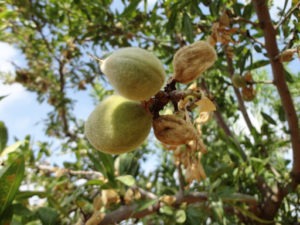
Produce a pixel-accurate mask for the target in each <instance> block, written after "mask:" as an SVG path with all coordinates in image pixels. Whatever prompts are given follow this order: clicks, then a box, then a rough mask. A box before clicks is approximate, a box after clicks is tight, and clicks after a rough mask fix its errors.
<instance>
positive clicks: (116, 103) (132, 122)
mask: <svg viewBox="0 0 300 225" xmlns="http://www.w3.org/2000/svg"><path fill="white" fill-rule="evenodd" d="M151 123H152V116H151V114H150V113H148V112H147V111H146V110H145V109H144V108H143V107H142V105H141V104H140V103H139V102H135V101H130V100H128V99H126V98H123V97H122V96H118V95H112V96H109V97H107V98H106V99H105V100H103V101H102V102H101V103H100V104H99V105H98V106H97V107H96V108H95V109H94V111H93V112H92V113H91V114H90V116H89V117H88V119H87V121H86V123H85V135H86V137H87V139H88V140H89V142H90V143H91V145H92V146H93V147H94V148H96V149H97V150H99V151H101V152H105V153H110V154H121V153H125V152H129V151H132V150H134V149H135V148H136V147H138V146H139V145H141V144H142V143H143V142H144V141H145V139H146V138H147V136H148V134H149V132H150V129H151Z"/></svg>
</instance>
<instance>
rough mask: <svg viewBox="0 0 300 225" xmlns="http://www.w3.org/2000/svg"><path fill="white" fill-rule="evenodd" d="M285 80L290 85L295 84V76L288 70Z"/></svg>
mask: <svg viewBox="0 0 300 225" xmlns="http://www.w3.org/2000/svg"><path fill="white" fill-rule="evenodd" d="M285 79H286V81H287V82H289V83H294V78H293V75H292V74H291V73H290V72H289V71H288V70H286V69H285Z"/></svg>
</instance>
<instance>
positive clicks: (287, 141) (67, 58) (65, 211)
mask: <svg viewBox="0 0 300 225" xmlns="http://www.w3.org/2000/svg"><path fill="white" fill-rule="evenodd" d="M257 2H259V1H258V0H257V1H256V0H254V1H253V2H248V3H241V2H240V1H235V0H230V1H224V0H222V1H209V0H205V1H187V0H185V1H169V0H158V1H155V2H154V3H153V2H152V1H147V0H144V1H140V0H132V1H126V0H121V1H116V2H115V1H109V0H102V1H90V0H86V1H79V0H64V1H56V0H39V1H36V0H7V1H5V2H2V1H1V2H0V4H1V5H0V7H1V10H0V21H1V22H0V26H1V30H2V32H1V34H0V40H1V41H5V42H8V43H10V44H12V45H14V46H16V47H17V48H18V49H20V50H21V51H22V53H23V54H24V56H25V57H26V62H27V66H26V67H24V68H20V67H19V66H18V65H15V67H16V68H15V69H16V70H15V76H14V78H13V79H12V78H10V79H7V80H6V81H7V82H8V83H14V82H17V83H20V84H22V85H23V86H24V87H26V88H27V89H28V90H29V91H32V92H34V93H36V94H37V100H38V101H39V102H47V103H48V104H49V105H50V106H52V107H53V110H52V111H51V112H49V114H48V115H47V116H46V115H45V118H46V119H45V129H46V134H47V135H48V136H49V137H50V136H54V137H56V138H57V139H58V140H59V141H60V143H61V150H62V151H66V150H67V151H68V152H71V153H72V154H74V155H75V156H76V160H75V162H72V163H70V162H65V163H64V168H62V167H58V166H57V165H55V164H51V165H48V164H45V163H44V162H45V160H47V159H48V158H49V156H50V155H51V150H52V149H51V145H50V143H48V142H33V141H32V140H31V138H30V136H28V137H27V138H26V140H24V141H18V142H16V143H15V144H13V145H11V146H7V135H8V134H9V131H8V132H7V129H6V127H5V121H4V122H1V123H0V161H1V170H0V189H1V191H0V224H9V223H10V222H11V223H12V224H76V223H77V224H83V223H87V221H89V223H90V224H109V223H116V222H120V221H123V220H124V221H128V224H130V223H140V224H191V225H194V224H275V223H279V224H296V223H299V222H300V221H299V219H298V217H299V215H300V209H299V199H300V194H299V193H300V191H299V185H298V184H299V183H300V178H299V177H300V169H299V167H300V166H299V163H300V158H299V157H300V154H299V148H297V146H299V144H298V145H296V144H295V143H296V142H297V140H298V142H299V139H300V137H299V124H298V123H299V116H300V114H299V112H300V110H299V106H300V93H299V83H300V82H299V81H300V76H299V74H300V73H299V71H296V70H297V69H298V68H289V62H285V61H287V59H288V61H289V60H292V59H293V60H294V61H297V60H298V61H299V59H295V58H296V57H297V54H298V56H299V43H300V33H299V30H300V21H299V18H300V16H299V14H300V10H299V7H300V6H299V5H300V4H299V3H298V2H297V1H291V2H290V1H287V0H285V4H284V7H283V8H280V9H279V10H278V12H279V13H278V16H276V17H274V18H272V21H271V22H272V24H271V25H272V26H274V29H275V30H274V33H272V32H268V31H269V30H265V29H269V28H268V23H266V24H265V25H266V26H265V27H260V25H261V23H260V22H261V21H259V20H261V19H262V18H263V16H264V15H261V14H260V12H261V10H260V8H259V7H256V5H257V4H258V3H257ZM261 2H263V3H264V2H265V1H261ZM263 3H262V5H264V4H263ZM271 3H272V2H270V3H269V8H270V7H271V5H272V4H271ZM267 11H268V10H267ZM257 15H258V16H257ZM266 27H267V28H266ZM268 35H269V36H268ZM275 36H277V37H278V40H277V43H278V44H277V43H276V42H275V44H276V46H274V43H271V41H270V40H273V39H272V38H274V40H275ZM197 40H208V41H210V42H211V43H212V44H213V45H215V49H216V51H217V54H218V59H217V61H216V63H215V64H214V66H213V67H211V68H210V69H209V70H207V71H206V72H204V74H203V75H202V76H201V77H200V78H199V79H198V80H197V81H196V83H197V85H198V87H200V88H201V90H202V91H203V92H205V93H206V95H207V96H208V97H209V98H210V99H212V100H213V101H214V103H215V105H216V107H217V110H216V111H215V112H214V116H213V118H212V119H211V120H210V121H209V122H208V123H206V124H205V125H203V127H202V129H201V130H202V139H203V142H204V144H205V145H206V147H207V153H206V154H204V155H203V157H202V159H201V163H202V165H203V167H204V171H205V172H206V177H207V178H206V179H202V180H201V181H194V182H191V183H188V182H186V181H185V179H184V176H185V172H186V171H185V170H184V169H183V168H182V167H181V166H180V164H179V166H178V165H176V164H175V163H174V157H173V156H174V152H173V151H167V150H166V146H164V145H162V144H160V143H159V142H158V141H157V140H156V139H155V138H153V136H150V137H149V139H148V142H147V143H145V144H144V145H143V146H141V147H139V148H138V149H137V150H136V151H133V152H131V153H126V154H122V155H107V154H104V153H101V152H99V151H95V150H94V149H93V148H92V146H91V145H90V144H89V143H88V141H87V140H86V138H85V137H84V135H83V124H84V121H81V120H79V119H78V118H77V117H76V113H75V112H74V111H73V106H74V104H75V101H76V99H74V98H73V97H72V94H71V93H72V91H76V92H88V93H91V94H92V97H93V98H95V102H98V101H100V100H102V99H103V98H104V97H105V96H108V95H111V94H112V90H111V88H110V85H109V83H108V82H107V79H106V77H105V76H103V74H102V73H101V71H100V68H99V65H98V63H97V62H96V61H94V60H92V59H90V58H89V56H88V55H89V54H92V55H96V56H97V57H99V58H104V57H105V56H106V55H107V54H108V53H109V52H112V51H113V50H115V49H118V48H121V47H126V46H139V47H141V48H144V49H148V50H151V51H152V52H154V53H155V55H156V56H157V57H159V58H160V60H161V62H163V64H164V66H165V70H166V72H167V74H168V77H171V74H172V73H173V66H172V60H173V56H174V54H175V52H176V51H177V50H178V49H179V48H181V47H183V46H185V45H189V44H191V43H193V42H195V41H197ZM270 47H271V48H270ZM272 48H273V50H274V49H275V50H274V51H272V50H271V49H272ZM277 48H279V51H276V49H277ZM287 50H289V51H288V53H287ZM274 54H277V55H274ZM284 54H285V57H284V58H283V55H284ZM286 54H289V55H288V57H287V56H286ZM293 57H294V58H293ZM294 61H291V63H293V62H294ZM298 61H297V62H298ZM270 65H271V67H270ZM278 65H281V66H282V65H283V66H284V67H282V71H281V67H280V66H279V69H277V70H276V69H275V70H274V68H278ZM270 68H272V69H273V70H271V69H270ZM234 74H238V75H240V76H243V77H246V75H247V74H248V79H250V80H248V85H249V86H250V87H251V88H254V89H255V98H254V99H253V100H252V101H249V102H246V101H245V98H243V96H242V93H243V91H242V89H239V88H236V87H234V86H233V84H232V82H231V77H232V76H233V75H234ZM249 74H251V77H250V78H249ZM286 84H287V86H286V87H287V88H288V89H287V91H286V89H284V88H285V85H286ZM187 87H188V86H187V85H183V84H176V88H177V90H185V89H186V88H187ZM289 94H291V95H289ZM287 95H288V96H287ZM289 96H291V97H292V100H293V102H292V103H291V102H290V101H288V100H289ZM4 97H5V96H1V97H0V100H1V99H2V98H4ZM6 98H9V96H7V97H6ZM286 102H288V103H289V104H288V105H286V104H285V103H286ZM293 103H294V105H293ZM168 107H169V105H168V106H166V107H165V109H164V110H168V109H167V108H168ZM170 108H172V107H171V106H170ZM295 109H296V110H295ZM293 110H295V111H296V115H294V114H293ZM192 117H197V114H195V113H194V114H192ZM295 119H296V120H295ZM291 121H296V123H292V122H291ZM295 140H296V141H295ZM286 151H289V152H290V151H292V152H293V156H294V158H293V160H294V161H292V162H291V161H289V160H288V159H286V158H285V157H284V153H285V152H286ZM175 158H176V157H175ZM147 161H148V162H149V161H150V162H152V161H153V162H154V161H156V162H157V164H155V165H153V168H152V170H151V171H150V172H148V173H145V172H144V170H145V168H144V167H143V165H144V164H145V163H146V162H147ZM26 185H30V186H31V187H33V188H32V189H31V188H30V190H28V189H27V190H24V188H20V187H26ZM33 196H35V197H38V198H39V199H40V201H39V204H38V205H34V204H32V203H31V201H30V200H31V198H32V197H33ZM99 199H101V201H100V200H99ZM273 200H274V201H273ZM94 217H95V220H93V221H94V223H92V222H91V221H92V220H91V218H94ZM97 218H98V220H96V219H97ZM87 224H88V223H87Z"/></svg>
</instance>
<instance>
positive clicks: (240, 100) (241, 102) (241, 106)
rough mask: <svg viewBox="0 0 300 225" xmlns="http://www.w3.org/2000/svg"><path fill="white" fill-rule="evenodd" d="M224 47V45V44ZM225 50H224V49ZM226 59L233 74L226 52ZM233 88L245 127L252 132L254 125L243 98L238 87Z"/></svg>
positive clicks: (231, 63)
mask: <svg viewBox="0 0 300 225" xmlns="http://www.w3.org/2000/svg"><path fill="white" fill-rule="evenodd" d="M225 47H226V46H225ZM225 51H226V49H225ZM226 61H227V65H228V71H229V74H230V76H233V75H234V67H233V62H232V59H231V57H230V56H229V55H228V54H226ZM233 90H234V93H235V95H236V97H237V100H238V105H239V109H240V110H241V112H242V115H243V117H244V119H245V122H246V124H247V127H248V129H249V131H250V132H252V130H253V129H254V127H253V125H252V122H251V120H250V117H249V115H248V112H247V109H246V107H245V104H244V100H243V98H242V95H241V93H240V91H239V89H238V88H236V87H233Z"/></svg>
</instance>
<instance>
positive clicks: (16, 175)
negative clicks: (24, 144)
mask: <svg viewBox="0 0 300 225" xmlns="http://www.w3.org/2000/svg"><path fill="white" fill-rule="evenodd" d="M24 171H25V162H24V157H23V156H19V157H18V158H16V159H15V161H13V162H12V163H11V164H10V165H8V166H7V167H4V168H3V169H2V170H1V171H0V187H1V192H0V215H1V214H2V213H3V211H4V210H5V209H6V208H7V207H8V206H9V205H10V204H11V203H12V201H13V200H14V198H15V196H16V193H17V191H18V189H19V186H20V185H21V182H22V180H23V177H24Z"/></svg>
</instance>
